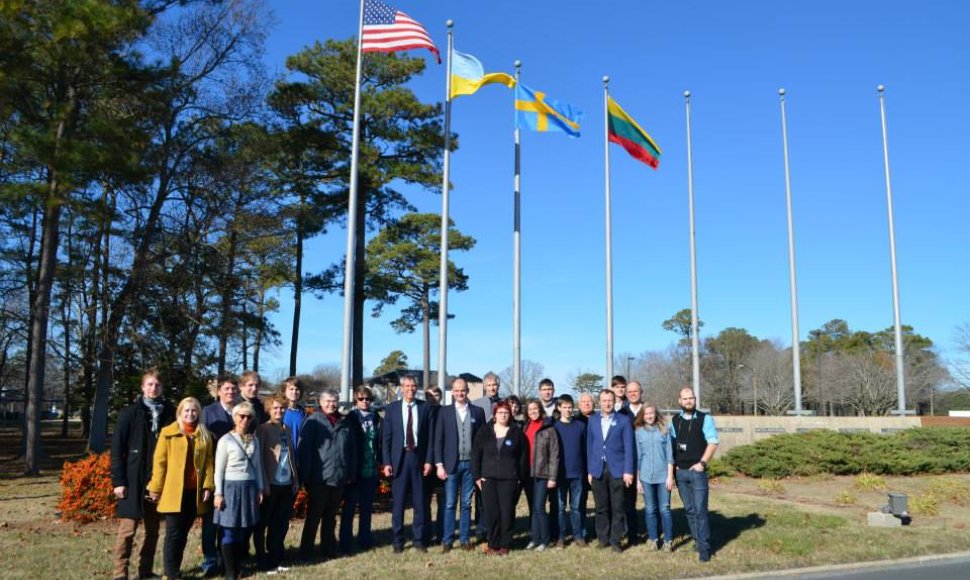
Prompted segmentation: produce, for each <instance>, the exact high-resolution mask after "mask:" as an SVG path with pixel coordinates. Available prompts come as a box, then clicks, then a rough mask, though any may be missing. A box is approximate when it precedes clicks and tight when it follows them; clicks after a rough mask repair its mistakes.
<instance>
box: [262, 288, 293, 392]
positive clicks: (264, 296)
mask: <svg viewBox="0 0 970 580" xmlns="http://www.w3.org/2000/svg"><path fill="white" fill-rule="evenodd" d="M265 316H266V287H265V286H263V285H262V284H261V285H260V287H259V301H258V303H257V306H256V317H257V318H258V319H259V325H258V326H257V327H256V336H254V337H253V371H254V372H257V373H258V372H259V349H260V348H261V347H262V346H263V331H264V330H265V329H266V328H265V322H264V321H265V318H264V317H265ZM291 376H292V375H291Z"/></svg>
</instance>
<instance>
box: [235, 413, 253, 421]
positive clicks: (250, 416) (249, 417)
mask: <svg viewBox="0 0 970 580" xmlns="http://www.w3.org/2000/svg"><path fill="white" fill-rule="evenodd" d="M236 417H239V418H240V419H246V420H247V421H248V420H250V419H252V418H253V416H252V415H243V414H242V413H239V414H238V415H236Z"/></svg>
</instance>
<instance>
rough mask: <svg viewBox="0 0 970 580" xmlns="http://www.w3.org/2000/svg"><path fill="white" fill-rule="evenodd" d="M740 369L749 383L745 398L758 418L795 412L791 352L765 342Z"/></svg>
mask: <svg viewBox="0 0 970 580" xmlns="http://www.w3.org/2000/svg"><path fill="white" fill-rule="evenodd" d="M740 366H741V367H742V369H743V370H745V371H747V373H746V375H747V378H748V379H749V384H748V385H747V386H746V387H745V388H744V389H743V391H742V398H743V399H744V400H748V399H749V398H750V400H751V401H752V402H753V403H754V405H755V406H756V409H757V413H758V414H763V415H783V414H785V412H786V411H788V410H789V409H791V408H792V405H793V404H794V401H795V391H794V387H793V386H792V366H791V351H790V350H788V349H786V348H783V347H781V346H780V345H779V344H777V343H771V342H767V341H765V342H762V343H761V344H759V345H758V346H757V347H755V349H754V350H752V351H751V352H749V353H748V354H747V356H745V357H744V362H743V363H742V364H741V365H740Z"/></svg>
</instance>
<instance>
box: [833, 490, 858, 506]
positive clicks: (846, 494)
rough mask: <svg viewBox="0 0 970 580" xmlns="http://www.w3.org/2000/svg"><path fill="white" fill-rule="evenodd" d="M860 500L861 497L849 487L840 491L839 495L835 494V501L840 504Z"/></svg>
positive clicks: (848, 503)
mask: <svg viewBox="0 0 970 580" xmlns="http://www.w3.org/2000/svg"><path fill="white" fill-rule="evenodd" d="M858 500H859V498H857V497H856V496H855V494H854V493H852V492H851V491H849V490H847V489H846V490H843V491H840V492H839V493H838V495H836V496H835V503H837V504H839V505H853V504H855V502H857V501H858Z"/></svg>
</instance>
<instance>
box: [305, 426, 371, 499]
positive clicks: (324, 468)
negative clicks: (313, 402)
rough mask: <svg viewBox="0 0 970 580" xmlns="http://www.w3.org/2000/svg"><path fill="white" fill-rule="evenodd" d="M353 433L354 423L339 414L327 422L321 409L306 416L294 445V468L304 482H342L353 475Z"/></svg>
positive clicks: (345, 481)
mask: <svg viewBox="0 0 970 580" xmlns="http://www.w3.org/2000/svg"><path fill="white" fill-rule="evenodd" d="M357 458H358V455H357V437H356V435H355V433H354V423H353V421H352V420H348V419H347V417H346V416H344V415H342V416H341V417H340V419H339V420H337V423H336V425H331V424H330V420H329V419H327V417H326V415H324V414H323V413H313V414H312V415H310V416H308V417H307V418H306V421H305V422H304V423H303V429H302V430H301V431H300V443H299V445H298V446H297V470H298V471H299V475H300V481H301V482H303V483H306V484H309V483H323V484H325V485H331V486H335V487H338V486H342V485H346V484H348V483H351V482H352V481H354V479H356V477H357V473H358V471H357Z"/></svg>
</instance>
